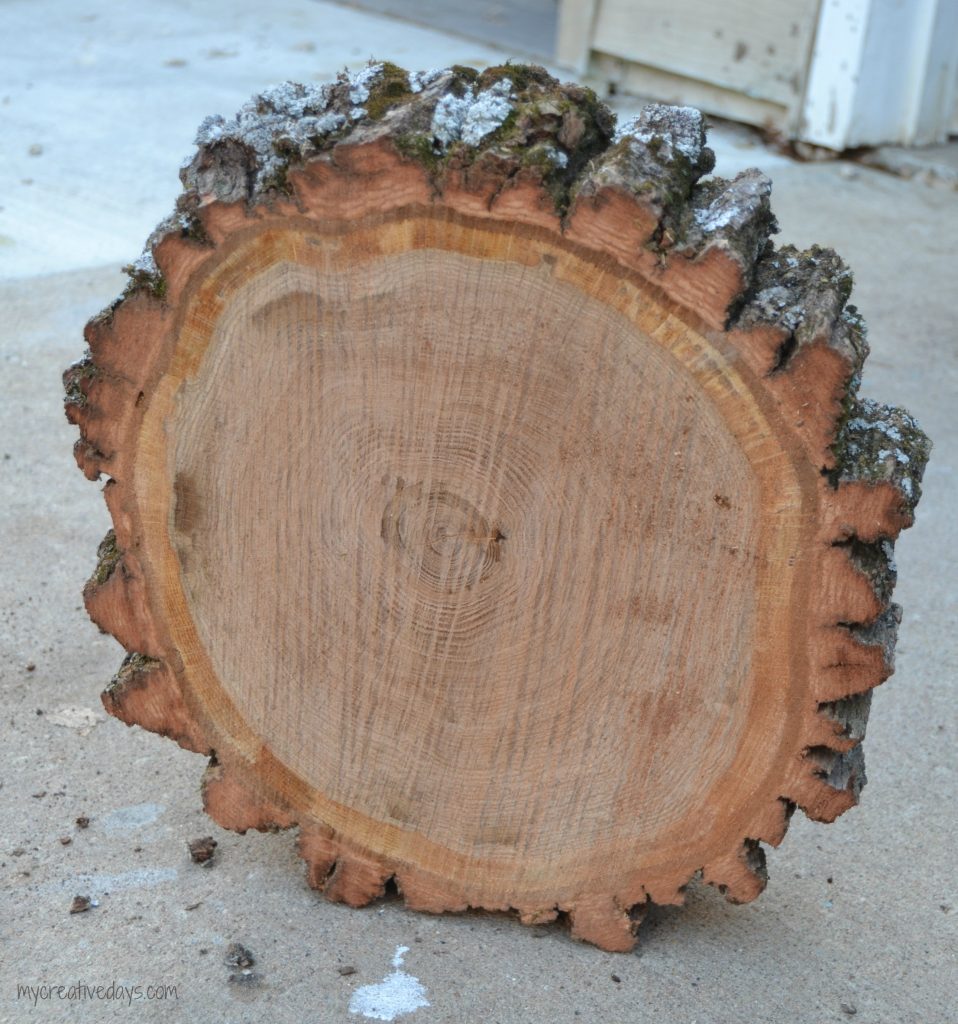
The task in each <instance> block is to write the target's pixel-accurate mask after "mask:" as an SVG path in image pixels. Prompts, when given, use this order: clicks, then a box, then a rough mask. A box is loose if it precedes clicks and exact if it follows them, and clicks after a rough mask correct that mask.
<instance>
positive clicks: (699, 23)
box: [592, 0, 818, 106]
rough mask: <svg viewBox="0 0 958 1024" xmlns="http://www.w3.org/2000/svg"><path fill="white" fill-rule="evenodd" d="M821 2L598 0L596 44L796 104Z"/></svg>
mask: <svg viewBox="0 0 958 1024" xmlns="http://www.w3.org/2000/svg"><path fill="white" fill-rule="evenodd" d="M817 9H818V0H763V2H761V3H756V2H755V0H724V2H721V3H716V2H715V0H671V2H669V3H662V2H661V0H600V2H599V4H598V9H597V12H596V14H595V24H594V29H593V42H592V49H594V50H597V51H599V52H601V53H605V54H610V55H612V56H615V57H621V58H623V59H626V60H629V61H633V62H635V63H638V64H643V65H646V66H648V67H651V68H657V69H659V70H662V71H668V72H670V73H672V74H675V75H684V76H686V77H688V78H694V79H700V80H702V81H705V82H710V83H711V84H713V85H717V86H720V87H722V88H724V89H731V90H735V91H738V92H743V93H745V94H746V95H747V96H751V97H754V98H756V99H763V100H769V101H771V102H774V103H779V104H781V105H784V106H791V105H793V104H794V103H795V102H796V100H797V99H798V98H799V97H800V96H801V92H802V88H803V84H804V77H805V67H806V63H807V60H808V53H809V49H810V45H811V39H812V32H813V30H814V27H815V16H816V12H817Z"/></svg>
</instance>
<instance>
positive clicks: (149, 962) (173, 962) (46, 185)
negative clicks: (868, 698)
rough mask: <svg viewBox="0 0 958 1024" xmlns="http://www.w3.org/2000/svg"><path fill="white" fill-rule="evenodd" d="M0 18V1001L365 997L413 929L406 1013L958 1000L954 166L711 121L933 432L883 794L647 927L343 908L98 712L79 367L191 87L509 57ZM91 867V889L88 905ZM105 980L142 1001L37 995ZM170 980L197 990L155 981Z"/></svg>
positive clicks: (370, 35)
mask: <svg viewBox="0 0 958 1024" xmlns="http://www.w3.org/2000/svg"><path fill="white" fill-rule="evenodd" d="M41 11H42V14H41V13H40V12H41ZM94 16H95V17H94ZM221 26H226V27H221ZM0 28H2V29H3V31H2V33H0V123H2V125H3V132H4V135H3V139H4V142H3V157H2V161H3V162H2V164H0V207H3V209H0V235H2V236H3V238H2V240H0V260H2V264H0V535H2V537H3V540H4V543H3V544H2V545H0V583H2V591H0V691H2V695H3V716H2V728H3V742H2V745H0V1021H10V1022H14V1021H15V1022H19V1021H27V1020H34V1019H35V1020H77V1021H100V1020H142V1021H180V1020H182V1021H193V1020H196V1021H204V1022H254V1021H264V1020H268V1021H270V1022H296V1024H301V1022H317V1024H324V1022H345V1021H357V1022H361V1021H363V1020H365V1019H366V1018H364V1017H362V1016H360V1015H355V1014H350V1012H349V1003H350V998H351V995H352V993H353V992H354V991H355V990H356V989H357V988H359V987H360V986H363V985H368V984H371V983H376V982H379V981H381V980H382V979H383V978H384V977H385V976H386V975H387V974H388V973H389V972H390V971H391V969H392V968H391V961H392V957H393V955H394V953H395V950H396V947H397V946H400V945H404V946H408V947H409V952H408V953H407V954H406V956H405V966H404V970H405V971H407V972H408V973H409V974H410V975H412V976H414V977H416V978H418V979H419V981H420V982H421V983H422V985H423V986H424V987H425V989H426V993H427V998H428V1000H429V1004H430V1005H429V1006H428V1007H422V1008H420V1009H418V1010H416V1011H415V1012H414V1013H412V1014H411V1015H409V1016H407V1017H402V1018H400V1019H401V1020H403V1021H410V1022H415V1024H434V1022H440V1021H442V1022H483V1024H485V1022H490V1024H494V1022H498V1024H513V1022H539V1021H542V1022H546V1021H548V1022H552V1021H555V1022H569V1024H572V1022H578V1021H583V1022H590V1024H591V1022H602V1024H618V1022H633V1021H635V1022H656V1024H660V1022H664V1024H671V1022H676V1024H693V1022H697V1024H738V1022H749V1024H753V1022H770V1024H771V1022H774V1024H779V1022H780V1024H821V1022H829V1021H842V1020H851V1019H853V1020H855V1021H861V1022H863V1024H951V1022H954V1021H956V1020H958V1013H956V1011H955V1009H954V1002H955V993H956V989H958V986H956V984H955V983H956V980H958V978H956V963H955V950H956V943H955V938H956V935H955V933H956V928H955V924H956V919H958V895H956V892H955V881H954V873H955V872H954V864H955V854H954V851H955V845H956V844H955V838H956V836H955V817H954V802H955V794H956V787H955V779H956V766H955V757H954V745H955V729H956V715H955V686H956V676H958V641H956V636H958V629H956V626H958V565H956V556H955V550H956V547H955V543H954V529H955V522H956V516H955V509H956V507H958V476H956V469H958V431H956V427H958V423H956V408H958V340H956V317H955V300H956V289H955V283H954V282H955V269H954V268H955V260H956V255H958V243H956V239H958V204H956V203H955V200H954V195H953V193H951V192H949V191H947V190H942V189H934V188H927V187H925V186H923V185H922V184H920V183H919V182H917V181H905V180H901V179H898V178H894V177H891V176H889V175H887V174H883V173H880V172H877V171H872V170H869V169H862V168H857V167H856V168H854V170H853V171H852V172H851V177H849V168H848V165H843V164H816V165H797V164H791V163H789V162H788V161H786V160H784V159H783V158H781V157H778V156H774V155H773V154H770V153H767V152H765V151H764V150H762V149H760V148H754V147H752V148H751V149H749V148H748V146H747V145H744V144H741V143H740V142H738V141H735V140H734V139H733V140H732V141H728V140H723V139H722V138H720V139H719V146H718V149H719V170H720V172H722V171H725V172H730V171H734V170H735V169H737V165H738V163H739V162H740V161H741V162H743V163H744V162H745V161H746V160H747V161H748V162H754V163H756V164H758V165H760V166H764V167H767V168H769V169H770V171H771V173H772V175H773V177H774V180H775V194H774V202H775V208H776V210H777V212H778V215H779V218H780V220H781V223H782V235H781V238H782V240H787V241H793V242H796V243H797V244H799V245H808V244H811V243H813V242H820V243H824V244H827V245H832V246H835V247H836V248H837V249H838V250H839V251H840V252H841V253H842V254H843V255H844V256H845V257H846V258H847V259H848V261H849V262H850V264H851V265H852V267H853V268H854V270H855V273H856V280H857V284H856V291H855V296H854V300H853V301H855V302H857V303H858V305H859V306H860V308H861V309H862V310H863V312H864V313H865V315H866V317H867V319H868V321H869V324H870V326H871V341H872V348H873V352H872V357H871V360H870V362H869V364H868V369H867V372H866V375H865V390H866V391H867V392H868V393H869V394H871V395H873V396H875V397H877V398H880V399H883V400H893V401H895V402H898V403H901V404H904V405H906V406H907V407H908V408H910V409H911V410H912V411H913V412H914V413H915V414H916V415H917V416H918V417H919V419H920V420H921V422H922V424H923V426H924V427H925V429H926V430H927V431H928V432H929V433H930V434H931V436H932V437H933V439H934V440H935V444H936V447H935V451H934V453H933V458H932V462H931V465H930V467H929V470H928V473H927V476H926V486H925V497H924V499H923V503H922V505H921V507H920V509H919V517H918V523H917V525H916V526H915V528H914V529H913V530H912V531H911V532H910V533H908V534H906V535H905V536H904V537H903V539H902V540H901V542H900V544H899V548H898V563H899V568H900V576H901V583H900V586H899V590H898V594H897V597H898V600H900V601H901V602H902V604H903V605H904V607H905V615H904V620H903V622H902V629H901V641H900V647H899V656H898V672H897V674H896V675H895V676H894V677H893V679H892V680H891V681H889V683H887V684H886V685H885V686H883V687H882V688H881V689H880V690H879V691H878V692H877V694H876V698H875V702H874V708H873V712H872V722H871V725H870V727H869V734H868V740H867V743H866V754H867V758H868V763H869V779H870V781H869V785H868V787H867V788H866V790H865V792H864V795H863V802H862V805H861V807H860V808H858V809H856V810H853V811H851V812H850V813H848V814H847V815H845V816H844V817H843V818H842V819H840V820H839V821H838V822H837V823H836V824H834V825H832V826H828V827H826V826H821V825H814V824H812V823H810V822H808V821H806V820H804V819H803V818H802V817H801V816H800V815H799V816H796V819H795V821H794V823H793V825H792V829H791V831H790V833H789V835H788V836H787V838H786V841H785V843H784V844H783V846H782V847H781V848H780V849H779V850H777V851H772V852H770V855H769V868H770V874H771V884H770V886H769V889H768V891H767V892H766V893H765V895H764V896H762V897H761V898H760V899H759V900H758V901H757V902H755V903H753V904H750V905H749V906H746V907H733V906H729V905H727V904H726V903H724V902H723V901H722V900H721V899H720V898H719V897H718V896H717V895H716V894H715V893H713V892H712V891H710V890H701V889H693V891H692V892H691V893H690V896H689V900H688V903H687V905H686V906H685V907H684V908H682V909H668V910H657V911H655V912H654V913H653V914H651V915H650V918H649V920H648V922H647V923H646V925H644V927H643V929H642V933H641V944H640V946H639V948H638V950H637V952H636V953H635V954H632V955H610V954H606V953H602V952H599V951H597V950H595V949H593V948H592V947H589V946H584V945H579V944H577V943H574V942H572V941H571V940H570V938H569V937H568V935H567V933H566V932H564V931H563V930H562V929H561V928H559V927H544V928H536V929H527V928H522V927H520V926H519V925H518V924H516V923H515V922H513V921H512V920H510V919H508V918H506V917H502V916H498V915H492V914H466V915H461V916H446V917H442V918H431V917H425V916H421V915H417V914H412V913H409V912H407V911H405V910H404V909H403V907H402V905H401V903H399V902H397V901H387V902H385V903H383V904H381V905H378V906H373V907H370V908H367V909H364V910H359V911H355V910H349V909H347V908H343V907H340V906H333V905H330V904H328V903H326V902H325V901H324V900H323V899H322V898H321V897H319V896H317V895H316V894H315V893H313V892H311V891H310V890H309V889H308V888H307V887H306V885H305V881H304V878H303V870H302V867H301V865H300V863H299V862H298V860H297V858H296V856H295V850H294V837H293V836H292V835H290V834H279V835H264V836H261V835H248V836H237V835H232V834H228V833H225V832H223V831H222V830H220V829H218V828H216V827H215V826H213V825H212V824H211V823H210V822H209V821H208V820H207V819H206V818H205V817H204V815H203V813H202V811H201V810H200V807H199V796H198V791H197V785H198V780H199V777H200V774H201V772H202V768H203V763H202V759H201V758H199V757H197V756H195V755H192V754H189V753H186V752H184V751H182V750H180V749H179V748H177V747H175V746H174V745H173V744H171V743H169V742H168V741H165V740H162V739H160V738H158V737H155V736H152V735H150V734H147V733H144V732H142V731H141V730H139V729H127V728H126V727H124V726H123V725H121V724H120V723H118V722H116V721H114V720H112V719H107V717H106V716H105V714H104V713H103V712H102V710H101V709H100V706H99V702H98V694H99V691H100V689H101V688H102V687H103V685H104V683H105V682H106V681H107V680H108V679H109V677H110V676H111V674H112V672H113V671H114V669H115V667H116V665H117V664H118V662H119V660H120V655H121V652H120V649H119V647H118V646H117V645H116V644H115V643H114V642H113V641H112V640H111V639H109V638H107V637H104V636H101V635H99V634H98V633H97V631H96V629H95V628H94V627H93V626H92V625H91V624H90V623H89V621H88V620H87V618H86V616H85V613H84V612H83V611H82V608H81V602H80V597H79V591H80V588H81V586H82V582H83V580H84V579H85V578H86V576H87V575H88V573H89V572H90V570H91V569H92V566H93V563H94V551H95V547H96V544H97V542H98V541H99V539H100V538H101V537H102V535H103V533H104V532H105V530H106V529H107V527H108V519H107V515H106V511H105V509H104V507H103V503H102V500H101V498H100V496H99V494H98V489H97V487H95V486H94V485H92V484H90V483H88V482H87V481H85V480H84V479H83V477H82V476H81V475H80V473H79V472H78V471H77V470H76V469H75V467H74V465H73V461H72V458H71V454H70V449H71V445H72V442H73V440H74V431H73V429H72V428H70V427H69V426H68V425H67V424H66V423H65V421H64V419H63V414H62V406H61V390H60V382H59V375H60V372H61V370H62V369H63V367H64V366H65V365H66V364H67V363H68V362H70V361H71V360H73V359H74V358H76V357H77V356H78V355H79V354H80V352H81V350H82V341H81V337H80V332H81V328H82V325H83V323H84V321H85V320H86V318H87V317H88V316H90V315H91V314H92V313H94V312H96V311H97V310H98V309H99V308H100V307H101V306H102V305H104V304H105V303H106V302H107V301H109V300H110V299H111V298H112V297H113V296H114V295H115V294H116V292H117V291H118V290H119V288H120V287H121V285H122V277H121V275H120V273H119V270H118V268H119V265H120V264H121V263H122V262H125V261H127V260H129V259H130V258H131V257H133V256H135V255H136V254H137V252H138V250H139V247H140V245H141V243H142V241H143V239H144V238H145V236H146V234H147V233H148V232H149V230H150V228H151V227H152V225H153V222H154V221H155V220H156V219H157V218H158V217H159V216H161V215H162V214H163V213H165V212H166V210H167V208H168V207H169V206H170V204H171V202H172V197H173V195H174V193H175V188H176V178H175V170H176V167H177V165H178V163H179V160H180V159H181V157H182V156H184V155H185V154H186V152H187V150H188V148H189V142H190V135H191V133H192V130H193V127H194V125H195V122H196V121H198V120H199V117H200V116H201V115H202V114H205V113H208V112H211V111H222V112H224V113H229V112H232V111H233V110H234V109H235V108H236V107H237V106H238V105H239V103H240V102H242V101H243V100H244V99H245V98H246V96H247V95H248V94H249V93H250V92H252V91H253V90H254V89H255V88H257V87H259V86H261V85H263V84H265V83H267V82H270V81H275V80H277V79H281V78H285V77H290V76H300V77H307V78H309V77H312V78H324V77H329V76H330V75H331V74H332V73H333V72H334V71H335V70H336V69H337V68H338V67H340V66H341V65H342V64H344V63H346V62H348V61H354V62H355V61H356V60H357V59H363V58H365V57H366V56H367V54H370V53H375V54H377V55H382V56H391V57H394V58H396V59H397V60H399V61H401V62H403V63H406V64H409V65H411V66H434V65H439V64H448V63H454V62H467V61H471V62H481V61H483V60H489V59H496V55H495V53H494V52H493V51H491V50H489V49H488V48H484V47H482V46H478V45H476V44H471V43H468V42H464V41H463V40H462V39H454V38H445V37H442V36H439V35H437V34H435V33H431V32H426V31H423V30H421V29H417V28H411V27H407V26H403V25H401V24H400V23H398V22H396V21H395V20H392V19H389V20H387V19H381V18H378V17H375V16H371V15H368V14H361V13H357V12H355V11H351V10H348V9H345V8H342V7H334V6H332V5H329V4H321V3H311V2H309V0H278V2H276V3H273V4H272V5H270V6H269V7H268V8H264V9H262V10H261V9H260V8H258V7H256V6H255V5H254V4H252V3H251V2H239V3H232V4H228V3H226V0H210V2H208V3H206V4H204V5H202V7H197V8H193V7H190V6H188V5H186V4H184V3H177V2H175V0H161V2H158V3H155V4H151V5H149V7H145V6H144V7H143V8H142V9H141V10H139V12H138V11H137V10H136V9H134V8H133V6H132V5H125V4H124V5H118V4H117V5H111V4H108V3H106V2H105V0H89V2H85V3H80V4H77V3H67V2H65V0H64V2H51V3H48V4H45V5H43V6H42V8H41V6H40V5H36V4H30V3H26V2H13V3H11V2H7V3H4V4H2V5H0ZM307 44H312V45H313V47H314V48H313V49H312V50H310V49H308V46H307ZM213 51H223V52H225V53H229V54H232V53H234V52H235V54H236V55H235V56H211V54H212V52H213ZM170 60H183V61H186V62H187V63H186V64H185V65H180V64H175V65H173V66H168V65H167V64H166V63H165V62H168V61H170ZM28 83H32V87H29V88H28ZM34 144H38V145H41V146H42V147H43V151H42V153H40V154H39V155H36V156H31V155H30V153H29V148H30V146H31V145H34ZM23 178H30V179H32V182H33V183H32V184H31V185H22V184H19V182H20V181H21V180H22V179H23ZM31 666H34V667H33V668H31ZM81 815H84V816H87V817H89V818H90V825H89V827H88V828H86V829H80V828H78V827H77V825H76V824H75V820H76V818H77V817H78V816H81ZM210 833H212V834H213V835H214V836H215V837H216V838H217V840H218V841H219V843H220V845H219V848H218V850H217V855H216V858H215V860H214V863H213V866H212V867H209V868H206V867H199V866H197V865H194V864H192V863H191V862H190V861H189V859H188V857H187V853H186V846H185V843H186V841H187V840H189V839H192V838H195V837H197V836H201V835H207V834H210ZM62 839H69V840H70V841H69V843H68V844H66V845H64V844H63V843H62V841H61V840H62ZM77 893H85V894H88V895H90V896H92V897H94V898H95V899H96V900H97V902H98V906H96V907H94V908H93V909H91V910H90V911H89V912H87V913H83V914H76V915H70V914H69V912H68V911H69V907H70V902H71V900H72V898H73V896H74V895H75V894H77ZM234 941H237V942H241V943H243V944H244V945H245V946H247V947H248V948H249V949H250V950H252V952H253V953H254V955H255V957H256V964H255V967H254V968H253V970H254V972H255V974H256V976H257V978H256V980H255V982H254V983H249V982H247V983H237V982H231V981H229V975H230V973H231V970H230V968H228V967H226V966H225V965H224V963H223V957H224V953H225V950H226V947H227V945H228V944H229V943H230V942H234ZM345 966H351V967H354V968H355V969H356V973H354V974H348V975H341V974H340V973H339V970H338V968H339V967H345ZM613 975H615V978H613ZM616 979H618V980H616ZM111 982H115V983H117V984H118V985H123V986H142V988H143V997H141V998H138V999H134V1000H133V1002H132V1003H131V1004H130V1005H127V1004H126V1003H125V1002H124V1001H117V1002H107V1001H104V1000H95V999H94V1000H90V999H86V1000H82V999H76V998H74V999H72V1000H71V999H59V998H57V997H55V996H54V997H53V998H49V999H38V1000H37V1002H36V1004H35V1005H34V1004H33V1003H32V1001H31V999H30V997H29V996H27V997H20V998H18V995H17V985H18V984H20V985H34V986H35V985H38V984H41V983H43V984H47V985H53V986H57V985H64V986H70V985H76V984H78V983H83V984H86V985H90V986H97V985H102V986H108V985H110V984H111ZM149 985H160V986H170V985H172V986H175V988H176V997H175V999H174V998H173V997H172V995H170V996H169V998H167V999H165V1000H149V999H147V998H145V990H146V986H149ZM67 994H69V993H67ZM843 1007H844V1009H843ZM853 1010H854V1011H855V1012H854V1014H852V1011H853Z"/></svg>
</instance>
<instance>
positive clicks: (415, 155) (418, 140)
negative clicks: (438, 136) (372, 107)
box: [396, 132, 443, 174]
mask: <svg viewBox="0 0 958 1024" xmlns="http://www.w3.org/2000/svg"><path fill="white" fill-rule="evenodd" d="M396 148H397V149H398V150H399V152H400V153H402V155H403V156H404V157H406V158H407V159H409V160H415V161H417V162H418V163H420V164H422V165H423V167H425V168H426V170H428V171H429V173H430V174H438V173H439V171H440V169H441V168H442V164H443V158H442V156H441V155H440V154H438V153H437V152H436V151H435V150H434V149H433V145H432V139H431V138H430V137H429V136H428V135H425V134H422V133H421V132H410V133H409V134H408V135H400V136H399V137H398V138H397V139H396Z"/></svg>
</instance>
